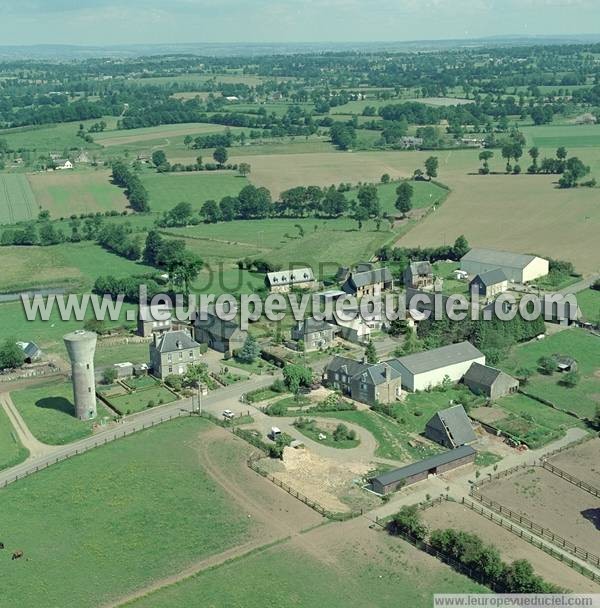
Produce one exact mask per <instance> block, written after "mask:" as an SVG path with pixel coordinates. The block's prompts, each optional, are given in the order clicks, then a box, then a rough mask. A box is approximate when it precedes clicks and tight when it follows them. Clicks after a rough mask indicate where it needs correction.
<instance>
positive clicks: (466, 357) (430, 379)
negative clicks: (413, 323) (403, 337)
mask: <svg viewBox="0 0 600 608" xmlns="http://www.w3.org/2000/svg"><path fill="white" fill-rule="evenodd" d="M389 363H390V364H391V365H393V366H394V367H395V368H396V369H397V370H398V371H399V372H400V375H401V376H402V386H404V387H405V388H406V389H408V390H409V391H424V390H427V389H430V388H433V387H435V386H438V385H440V384H441V383H442V382H443V381H444V379H445V378H446V377H448V378H449V379H450V380H451V381H452V382H458V381H459V380H461V379H462V377H463V376H464V375H465V373H466V372H467V370H468V369H469V368H470V367H471V364H472V363H481V364H482V365H484V364H485V355H484V354H483V353H482V352H480V351H479V350H478V349H476V348H475V347H474V346H473V345H472V344H471V343H470V342H467V341H465V342H459V343H458V344H450V345H449V346H442V347H441V348H435V349H433V350H428V351H425V352H422V353H415V354H414V355H407V356H406V357H400V358H399V359H393V360H392V361H390V362H389Z"/></svg>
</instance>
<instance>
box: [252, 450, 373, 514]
mask: <svg viewBox="0 0 600 608" xmlns="http://www.w3.org/2000/svg"><path fill="white" fill-rule="evenodd" d="M261 458H264V456H263V455H259V456H256V455H254V456H251V457H250V458H248V460H247V461H246V464H247V465H248V466H249V467H250V468H251V469H252V470H253V471H255V472H256V473H258V474H259V475H261V476H262V477H265V478H266V479H268V480H269V481H271V482H273V483H274V484H275V485H276V486H278V487H279V488H281V489H282V490H285V491H286V492H287V493H288V494H290V495H291V496H293V497H294V498H297V499H298V500H299V501H300V502H303V503H304V504H305V505H306V506H308V507H310V508H311V509H313V510H314V511H316V512H317V513H319V514H320V515H322V516H323V517H326V518H327V519H331V520H333V521H346V520H348V519H353V518H354V517H358V516H359V515H362V514H363V510H362V509H361V510H360V511H349V512H347V513H340V512H334V511H329V510H328V509H326V508H325V507H323V506H322V505H320V504H319V503H318V502H316V501H315V500H312V499H311V498H308V496H305V495H304V494H301V493H300V492H298V491H297V490H294V488H292V487H291V486H288V485H287V484H286V483H284V482H283V481H281V480H280V479H277V477H275V476H274V475H271V474H270V473H268V472H267V471H265V470H264V469H263V468H261V466H260V465H259V464H258V460H260V459H261Z"/></svg>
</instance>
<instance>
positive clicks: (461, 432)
mask: <svg viewBox="0 0 600 608" xmlns="http://www.w3.org/2000/svg"><path fill="white" fill-rule="evenodd" d="M425 436H426V437H427V438H428V439H431V440H432V441H435V442H436V443H439V444H440V445H443V446H444V447H446V448H450V449H454V448H459V447H461V446H463V445H468V444H470V443H473V442H474V441H476V440H477V436H476V435H475V431H474V430H473V426H472V425H471V421H470V420H469V417H468V416H467V412H465V408H464V407H463V406H462V405H454V406H452V407H449V408H447V409H445V410H440V411H439V412H437V413H436V414H434V415H433V416H432V417H431V419H430V420H429V422H427V424H426V425H425Z"/></svg>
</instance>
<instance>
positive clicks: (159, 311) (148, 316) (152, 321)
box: [137, 304, 173, 338]
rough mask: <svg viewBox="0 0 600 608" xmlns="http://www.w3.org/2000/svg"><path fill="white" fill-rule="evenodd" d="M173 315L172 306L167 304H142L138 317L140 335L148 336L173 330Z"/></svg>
mask: <svg viewBox="0 0 600 608" xmlns="http://www.w3.org/2000/svg"><path fill="white" fill-rule="evenodd" d="M171 315H172V311H171V307H170V306H168V305H166V304H155V305H152V306H146V305H140V307H139V309H138V318H137V333H138V336H142V337H144V338H148V337H149V336H151V335H152V334H154V333H156V332H158V333H161V332H165V331H171V329H173V320H172V316H171Z"/></svg>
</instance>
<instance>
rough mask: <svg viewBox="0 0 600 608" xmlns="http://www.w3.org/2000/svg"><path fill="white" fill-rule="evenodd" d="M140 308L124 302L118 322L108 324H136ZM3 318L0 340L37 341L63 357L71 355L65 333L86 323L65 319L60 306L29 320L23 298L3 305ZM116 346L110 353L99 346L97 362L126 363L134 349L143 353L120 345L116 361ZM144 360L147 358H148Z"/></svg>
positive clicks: (103, 363)
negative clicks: (109, 358) (63, 338)
mask: <svg viewBox="0 0 600 608" xmlns="http://www.w3.org/2000/svg"><path fill="white" fill-rule="evenodd" d="M136 310H137V308H136V306H135V305H133V304H123V306H122V308H121V313H120V317H119V319H118V321H106V327H107V328H111V327H126V328H132V327H134V326H135V318H136ZM128 311H129V314H130V316H133V319H134V320H133V321H128V320H127V313H128ZM92 316H93V315H92V312H91V311H90V312H88V315H87V317H86V318H91V317H92ZM0 319H1V320H2V323H0V341H2V340H5V339H7V338H10V339H15V340H23V341H28V340H29V341H35V343H36V344H37V345H38V346H39V347H40V348H41V349H42V350H43V351H44V353H45V354H46V355H50V354H52V355H56V354H57V355H59V356H61V357H62V358H63V359H65V358H66V356H67V353H66V350H65V347H64V344H63V340H62V337H63V335H64V334H66V333H68V332H70V331H75V330H76V329H81V328H82V326H83V322H82V321H78V320H77V319H75V318H73V317H72V318H69V320H67V321H63V320H62V319H61V317H60V314H59V310H58V309H57V307H56V306H55V307H54V308H53V310H52V314H51V315H50V317H49V318H48V320H47V321H43V320H42V319H41V318H40V317H39V316H38V317H36V319H35V320H33V321H29V320H28V319H27V316H26V315H25V311H24V309H23V305H22V303H21V302H20V301H17V302H6V303H4V304H0ZM135 346H136V347H137V346H139V345H137V344H136V345H135ZM144 346H145V348H146V357H147V354H148V345H147V344H144ZM112 348H113V347H109V348H108V349H107V351H108V352H107V353H105V352H104V350H105V349H104V347H102V346H99V347H98V348H97V349H96V365H98V366H99V365H106V364H107V363H116V362H122V361H123V360H126V358H127V357H128V356H129V353H130V352H133V353H135V352H139V351H136V349H134V348H133V345H131V344H129V345H122V346H120V347H119V351H118V353H117V354H118V356H115V357H114V358H112V360H108V357H109V355H110V352H113V353H116V351H113V350H112ZM130 349H131V350H130ZM142 361H146V358H144V359H143V360H142Z"/></svg>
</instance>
